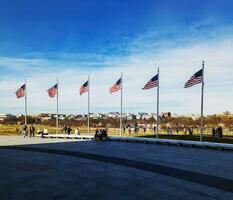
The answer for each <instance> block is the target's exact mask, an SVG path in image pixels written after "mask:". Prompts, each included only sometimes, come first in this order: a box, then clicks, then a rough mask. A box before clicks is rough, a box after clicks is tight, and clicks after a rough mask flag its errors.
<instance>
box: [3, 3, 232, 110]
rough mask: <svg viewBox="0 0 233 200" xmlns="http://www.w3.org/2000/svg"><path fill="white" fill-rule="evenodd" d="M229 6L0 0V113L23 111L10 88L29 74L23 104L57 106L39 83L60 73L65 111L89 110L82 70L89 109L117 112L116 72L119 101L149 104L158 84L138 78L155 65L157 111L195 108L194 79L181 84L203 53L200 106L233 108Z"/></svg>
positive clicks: (129, 105)
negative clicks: (148, 86)
mask: <svg viewBox="0 0 233 200" xmlns="http://www.w3.org/2000/svg"><path fill="white" fill-rule="evenodd" d="M232 10H233V2H232V1H230V0H228V1H227V0H223V1H219V0H218V1H217V0H202V1H201V0H195V1H191V0H190V1H184V0H183V1H181V0H180V1H179V0H176V1H169V0H163V1H162V0H157V1H156V0H141V1H139V0H134V1H133V0H124V1H123V0H122V1H112V0H99V1H97V0H96V1H94V0H85V1H84V0H82V1H81V0H74V1H71V0H66V1H65V0H57V1H55V0H53V1H52V0H47V1H46V2H42V1H35V0H21V1H17V0H0V44H1V45H0V73H1V74H0V89H1V90H2V92H1V94H2V99H1V101H2V102H1V105H0V112H2V113H21V112H23V100H17V99H16V98H15V96H14V91H15V90H16V89H17V87H19V86H20V84H21V83H22V82H23V80H24V79H25V78H26V79H27V80H28V90H29V91H28V98H29V112H30V113H37V112H54V111H55V109H54V108H55V105H54V104H55V101H54V100H51V99H49V98H48V97H47V96H46V95H47V94H46V93H45V91H46V89H47V88H48V87H50V86H51V84H53V83H54V80H55V79H56V77H57V76H58V77H59V79H60V82H61V103H60V104H61V105H60V107H61V112H65V113H80V112H86V97H85V96H83V97H80V96H78V88H79V86H80V85H81V84H82V83H83V82H84V81H85V80H86V77H87V75H88V74H90V75H91V80H92V87H93V89H92V94H91V95H92V111H93V112H108V111H117V110H119V101H118V100H119V98H118V97H119V94H114V95H109V94H108V93H107V90H108V87H110V85H111V84H113V83H114V82H115V81H116V80H117V79H118V78H119V74H120V72H121V71H123V72H124V77H125V79H124V83H125V89H124V110H125V111H127V112H136V111H148V112H155V111H156V110H155V105H156V102H155V98H154V96H153V95H155V94H156V93H155V91H153V90H151V91H146V92H145V91H142V90H141V87H142V86H143V84H144V83H145V82H147V81H148V79H150V78H151V77H152V76H153V75H154V73H155V70H156V68H157V66H159V67H160V69H161V79H163V80H161V83H162V85H161V111H171V112H173V113H197V114H198V113H199V107H200V106H199V99H200V87H199V86H195V87H194V88H191V89H189V90H188V91H187V90H184V89H183V84H184V82H185V81H186V79H187V78H189V77H190V76H191V75H192V73H194V72H195V71H196V70H198V69H199V68H200V66H201V62H202V60H203V59H204V60H206V65H207V70H206V76H208V78H206V79H207V80H206V82H207V84H206V90H207V91H206V97H207V98H206V99H205V100H206V101H205V105H206V106H205V113H206V114H208V113H218V112H223V111H225V110H230V111H233V106H232V104H231V100H232V98H233V95H232V94H231V92H232V89H231V88H232V87H231V85H232V84H233V79H232V78H231V76H230V74H231V73H232V72H233V69H232V68H233V59H232V56H231V54H232V50H233V37H232V36H233V35H232V34H233V12H232ZM219 73H221V75H222V78H221V79H220V80H219ZM216 80H218V81H217V82H216ZM220 96H221V98H219V97H220ZM103 99H106V101H107V102H106V103H104V104H103ZM190 100H193V102H190ZM219 102H220V103H221V106H218V107H216V105H218V103H219Z"/></svg>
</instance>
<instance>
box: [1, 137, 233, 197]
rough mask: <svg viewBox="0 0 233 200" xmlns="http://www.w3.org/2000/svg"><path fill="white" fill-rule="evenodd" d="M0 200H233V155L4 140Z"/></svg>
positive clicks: (158, 147)
mask: <svg viewBox="0 0 233 200" xmlns="http://www.w3.org/2000/svg"><path fill="white" fill-rule="evenodd" d="M0 163H1V164H0V199H1V200H4V199H17V200H20V199H34V200H37V199H38V200H41V199H43V200H45V199H121V200H124V199H134V200H135V199H172V200H174V199H229V200H231V199H233V152H232V151H218V150H208V149H199V148H187V147H177V146H166V145H151V144H136V143H123V142H95V141H85V140H83V141H74V140H72V139H69V140H68V139H42V138H22V137H19V136H1V137H0Z"/></svg>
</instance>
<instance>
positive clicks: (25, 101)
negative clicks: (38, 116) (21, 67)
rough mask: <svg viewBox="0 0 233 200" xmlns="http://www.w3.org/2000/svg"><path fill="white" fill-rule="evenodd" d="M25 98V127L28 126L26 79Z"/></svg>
mask: <svg viewBox="0 0 233 200" xmlns="http://www.w3.org/2000/svg"><path fill="white" fill-rule="evenodd" d="M24 98H25V122H24V123H25V125H27V81H26V79H25V95H24Z"/></svg>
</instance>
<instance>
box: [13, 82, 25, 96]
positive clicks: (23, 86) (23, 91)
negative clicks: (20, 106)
mask: <svg viewBox="0 0 233 200" xmlns="http://www.w3.org/2000/svg"><path fill="white" fill-rule="evenodd" d="M25 90H26V85H25V84H23V85H22V86H21V87H20V88H19V89H18V90H17V91H16V92H15V94H16V96H17V98H21V97H24V95H25Z"/></svg>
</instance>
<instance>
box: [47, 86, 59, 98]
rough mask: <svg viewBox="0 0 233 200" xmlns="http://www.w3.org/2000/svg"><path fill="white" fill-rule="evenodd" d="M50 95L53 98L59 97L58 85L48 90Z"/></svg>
mask: <svg viewBox="0 0 233 200" xmlns="http://www.w3.org/2000/svg"><path fill="white" fill-rule="evenodd" d="M47 92H48V95H49V96H50V97H51V98H53V97H55V96H56V95H57V84H56V85H54V86H53V87H51V88H49V89H48V90H47Z"/></svg>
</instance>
